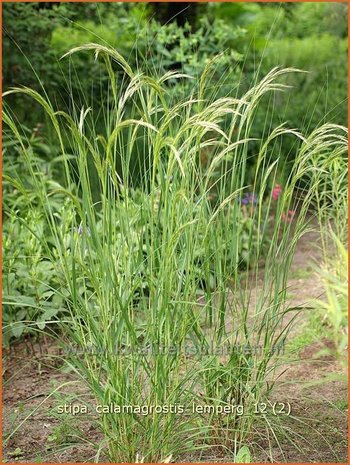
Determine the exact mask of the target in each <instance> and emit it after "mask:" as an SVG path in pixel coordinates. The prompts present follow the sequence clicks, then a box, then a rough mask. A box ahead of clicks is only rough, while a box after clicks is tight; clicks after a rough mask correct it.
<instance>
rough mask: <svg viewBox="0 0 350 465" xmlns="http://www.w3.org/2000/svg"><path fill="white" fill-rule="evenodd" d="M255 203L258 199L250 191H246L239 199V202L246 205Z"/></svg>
mask: <svg viewBox="0 0 350 465" xmlns="http://www.w3.org/2000/svg"><path fill="white" fill-rule="evenodd" d="M250 203H251V204H252V205H256V204H257V203H258V199H257V197H256V195H254V194H253V193H252V192H247V193H245V194H244V197H243V198H242V199H241V204H242V205H248V204H250Z"/></svg>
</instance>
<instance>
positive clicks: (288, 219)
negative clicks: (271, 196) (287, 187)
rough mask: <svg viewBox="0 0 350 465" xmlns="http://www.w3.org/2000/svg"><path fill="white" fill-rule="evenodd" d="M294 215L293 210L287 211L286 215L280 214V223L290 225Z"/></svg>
mask: <svg viewBox="0 0 350 465" xmlns="http://www.w3.org/2000/svg"><path fill="white" fill-rule="evenodd" d="M294 215H295V211H294V210H289V211H288V213H287V214H285V213H282V221H285V222H286V223H290V222H291V221H292V219H293V217H294Z"/></svg>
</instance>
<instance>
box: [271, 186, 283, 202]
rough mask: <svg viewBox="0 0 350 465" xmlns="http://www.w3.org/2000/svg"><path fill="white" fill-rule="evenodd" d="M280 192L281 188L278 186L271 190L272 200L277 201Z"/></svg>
mask: <svg viewBox="0 0 350 465" xmlns="http://www.w3.org/2000/svg"><path fill="white" fill-rule="evenodd" d="M281 192H282V187H281V186H280V184H276V185H275V187H274V188H273V189H272V198H273V200H278V197H279V196H280V194H281Z"/></svg>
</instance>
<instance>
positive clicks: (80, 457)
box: [2, 233, 348, 463]
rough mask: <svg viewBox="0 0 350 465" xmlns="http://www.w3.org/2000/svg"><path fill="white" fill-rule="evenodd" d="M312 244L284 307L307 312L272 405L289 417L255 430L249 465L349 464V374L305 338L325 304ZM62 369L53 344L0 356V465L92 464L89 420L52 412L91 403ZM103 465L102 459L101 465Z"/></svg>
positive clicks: (300, 259)
mask: <svg viewBox="0 0 350 465" xmlns="http://www.w3.org/2000/svg"><path fill="white" fill-rule="evenodd" d="M317 242H318V237H317V234H315V233H308V234H307V235H306V236H304V238H303V239H302V240H301V241H300V243H299V244H298V248H297V251H296V254H295V257H294V261H293V265H292V270H291V279H290V281H289V291H288V292H289V299H290V302H291V304H292V305H293V306H305V307H307V309H306V310H305V311H303V312H302V313H301V315H300V317H299V320H298V321H297V324H296V325H295V329H294V332H293V334H292V339H293V338H294V340H295V341H296V343H295V344H294V345H295V355H294V356H293V357H292V358H291V359H288V360H286V363H285V365H284V366H282V367H280V370H279V371H280V377H279V380H278V382H277V383H276V388H275V390H274V391H273V398H272V399H271V401H272V402H274V401H275V402H284V403H289V405H290V406H291V413H290V415H289V416H288V417H286V416H284V417H283V418H281V419H280V420H277V419H276V417H275V421H276V420H277V421H280V428H278V429H277V432H276V433H274V432H273V430H272V429H269V427H268V423H266V422H261V424H258V425H257V427H256V429H255V430H254V431H253V433H252V435H251V438H250V443H249V446H250V450H251V451H252V453H253V460H254V462H263V463H265V462H266V463H269V462H310V463H315V462H316V463H317V462H318V463H326V462H328V463H329V462H333V463H334V462H339V463H347V462H348V458H347V409H348V403H347V381H346V379H345V376H346V369H345V367H344V366H343V365H342V364H341V363H340V362H339V361H337V360H336V359H335V358H334V356H333V355H332V343H331V341H329V340H327V339H326V338H324V339H323V340H321V341H320V340H319V339H318V340H314V339H313V338H312V334H311V333H312V331H313V329H312V328H311V327H310V335H308V324H309V323H308V322H309V317H310V313H309V312H312V311H313V310H312V305H310V303H311V302H312V299H315V298H319V297H321V296H322V286H321V283H320V282H319V280H318V278H317V276H316V274H315V273H314V271H313V266H314V264H315V263H317V262H319V261H320V258H321V256H320V252H319V249H318V247H317ZM308 307H310V309H308ZM298 341H299V342H298ZM299 346H300V347H299ZM325 348H327V349H329V351H328V352H327V351H326V352H325V351H324V349H325ZM61 366H62V362H61V359H60V354H59V349H58V347H57V344H55V342H54V341H44V340H41V341H40V343H38V342H36V343H35V344H34V343H32V342H31V341H30V340H27V341H25V342H21V343H19V344H16V345H14V346H13V347H12V348H11V350H10V351H6V350H4V351H3V399H2V401H3V411H2V413H3V440H4V439H5V438H6V437H8V435H9V434H10V433H11V432H12V436H11V438H10V439H9V440H8V441H7V444H6V446H4V451H3V463H5V462H16V463H28V462H29V463H33V462H36V463H41V462H45V463H48V462H50V463H62V462H71V463H74V462H93V461H94V456H95V454H96V450H95V449H94V447H93V443H97V442H98V440H99V439H100V438H101V435H100V433H99V431H98V429H97V427H96V426H95V425H94V422H93V421H91V420H93V419H92V418H91V416H89V417H88V420H87V418H86V417H84V416H82V417H80V416H79V415H76V416H72V415H70V414H67V415H65V416H61V421H60V420H59V418H58V416H57V414H55V413H54V410H53V407H54V406H57V404H58V403H59V402H60V399H62V398H63V396H64V401H65V402H66V403H67V398H68V399H69V398H71V400H72V401H73V400H76V399H77V398H79V399H80V400H84V399H87V396H88V393H87V392H86V391H85V388H84V387H83V386H82V385H81V384H80V383H79V381H78V380H77V378H76V375H75V374H74V373H72V372H68V370H65V371H63V370H62V368H61ZM65 383H71V384H65ZM63 384H65V386H64V387H63V388H62V389H58V390H56V392H54V393H53V391H54V390H55V389H56V388H58V387H59V386H61V385H63ZM52 393H53V394H52ZM50 394H51V395H50ZM48 396H49V397H48ZM67 396H68V397H67ZM69 396H70V397H69ZM62 418H64V421H63V422H62ZM101 439H102V438H101ZM103 460H105V458H104V457H103V456H100V458H99V461H100V462H102V461H103ZM185 460H186V461H193V462H198V461H202V462H203V461H207V462H220V461H225V457H220V458H219V457H215V455H214V456H213V455H212V454H211V455H208V457H200V458H199V457H186V459H185ZM185 460H184V461H185ZM226 461H228V460H226Z"/></svg>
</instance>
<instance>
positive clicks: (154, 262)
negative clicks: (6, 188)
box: [3, 44, 344, 462]
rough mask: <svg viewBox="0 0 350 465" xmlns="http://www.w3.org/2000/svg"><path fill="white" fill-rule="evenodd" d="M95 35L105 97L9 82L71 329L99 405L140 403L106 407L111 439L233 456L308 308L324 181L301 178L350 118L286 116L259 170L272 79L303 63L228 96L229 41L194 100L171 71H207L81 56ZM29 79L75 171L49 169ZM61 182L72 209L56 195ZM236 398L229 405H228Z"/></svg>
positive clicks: (148, 456)
mask: <svg viewBox="0 0 350 465" xmlns="http://www.w3.org/2000/svg"><path fill="white" fill-rule="evenodd" d="M83 52H93V53H95V56H96V59H101V60H103V61H104V62H105V65H106V67H107V70H108V73H109V79H110V82H109V89H108V94H109V97H110V98H109V99H108V101H106V106H105V108H102V109H101V108H93V107H92V108H87V107H82V108H77V103H76V102H74V101H73V102H72V112H71V113H66V112H63V111H60V110H56V109H54V106H53V104H52V102H50V100H49V98H48V97H47V96H42V95H40V94H39V93H37V92H35V91H33V90H31V89H29V88H17V89H13V90H10V91H8V92H6V93H5V95H4V100H5V104H4V116H3V118H4V123H5V124H6V125H7V126H8V128H9V129H10V130H11V131H12V134H13V137H14V138H15V139H16V140H17V143H19V144H20V146H21V155H22V156H23V158H24V160H25V162H26V165H27V167H28V169H29V172H30V175H31V177H32V181H33V186H34V187H33V189H34V190H35V194H36V204H39V205H40V207H41V209H42V211H43V214H44V216H45V218H46V221H47V225H48V228H49V232H50V233H49V235H48V236H41V237H40V241H41V243H42V245H43V248H44V250H45V254H46V260H51V261H52V262H53V263H55V266H56V267H57V266H58V268H59V276H60V279H61V282H60V288H57V289H51V290H52V291H53V292H56V293H58V294H60V295H64V296H65V311H66V312H67V313H68V314H69V318H65V319H64V321H62V322H61V327H62V331H64V332H65V333H66V334H68V335H69V338H70V341H71V344H72V345H75V346H76V347H78V348H79V351H77V352H76V353H71V354H70V358H69V360H68V363H69V364H70V365H71V367H73V368H74V370H75V371H76V373H78V374H79V375H80V377H81V379H82V380H83V382H84V383H86V385H87V386H88V387H89V390H90V393H91V396H92V397H93V399H94V403H95V404H96V405H113V406H117V407H119V409H120V410H123V409H125V406H129V410H128V411H127V412H123V411H122V412H121V413H114V414H111V413H108V412H102V411H101V410H100V414H99V426H100V429H101V431H102V432H103V433H104V441H103V442H102V443H101V444H99V450H98V456H99V454H100V453H101V452H103V453H105V454H107V456H108V458H109V460H111V461H113V462H134V461H135V460H137V461H144V462H161V461H169V460H176V459H178V458H180V457H186V456H187V455H186V454H191V453H193V452H194V451H200V453H201V454H203V453H204V451H205V450H207V449H208V450H209V449H212V448H220V450H221V451H224V453H225V454H228V455H229V456H230V457H231V458H234V457H235V456H236V454H237V453H238V451H239V448H240V447H241V446H242V445H243V444H245V441H246V440H247V438H248V436H249V434H250V432H251V431H252V425H253V423H254V421H255V416H254V411H255V408H256V407H255V405H256V403H258V402H259V401H261V400H266V399H267V398H268V396H269V394H270V390H271V388H272V386H273V383H274V380H275V376H274V372H275V369H276V366H277V365H278V357H279V354H278V352H279V351H278V350H276V347H282V346H283V343H284V341H285V339H286V337H287V335H288V331H289V328H290V326H291V323H292V319H291V318H287V316H288V315H287V313H288V310H289V309H288V306H287V303H286V292H287V290H286V289H287V278H288V272H289V267H290V264H291V261H292V258H293V253H294V250H295V246H296V244H297V241H298V240H299V238H300V237H301V235H302V234H303V233H304V232H305V231H306V230H307V227H308V226H307V222H306V221H305V217H306V212H307V210H308V206H309V203H310V201H311V199H312V196H313V188H312V186H308V188H307V189H305V190H304V191H303V192H302V195H300V189H297V188H298V186H299V182H300V180H301V179H302V178H303V177H305V175H306V174H307V171H308V170H310V169H313V168H312V165H310V163H308V160H309V158H310V156H312V153H313V150H314V147H315V144H321V145H322V143H323V140H324V139H323V138H324V135H325V133H326V134H327V137H329V138H332V141H333V147H334V148H333V150H337V147H338V146H339V145H342V144H343V143H344V141H343V140H342V139H340V138H338V136H337V134H338V132H339V131H343V130H344V129H343V128H339V127H336V126H334V127H332V130H331V131H330V129H329V127H328V126H326V127H325V128H322V127H321V128H319V129H318V132H317V133H316V132H315V133H313V134H312V135H311V136H310V138H309V137H306V136H304V135H302V134H301V133H300V132H299V131H297V130H296V129H288V128H287V126H286V125H281V126H279V127H277V128H275V129H273V130H272V131H271V132H270V134H268V135H267V136H266V137H265V138H264V139H262V140H260V141H258V142H259V152H258V153H257V154H256V160H257V161H256V165H255V171H254V173H253V177H252V179H251V182H250V185H247V174H248V172H247V163H248V158H249V157H250V156H251V155H250V152H249V149H250V143H251V141H252V139H251V138H250V133H251V128H252V126H253V124H254V114H255V110H256V108H257V107H258V105H259V101H260V100H261V98H263V97H264V95H266V94H267V93H269V92H279V91H283V90H285V89H286V88H287V86H286V85H285V84H281V83H280V82H279V79H280V78H287V77H288V75H289V74H290V73H294V72H298V70H294V69H280V68H274V69H272V70H271V71H270V72H269V73H268V74H267V75H266V76H265V77H264V78H263V79H262V80H261V81H260V82H257V83H256V85H254V86H253V87H252V88H251V89H249V91H248V92H246V94H245V95H242V96H241V97H238V96H237V95H235V96H227V97H225V98H219V99H216V98H215V88H214V90H212V91H210V89H213V87H209V85H208V80H209V76H210V70H211V67H213V66H215V59H214V60H212V61H210V62H208V64H207V67H206V69H205V70H204V72H203V74H202V76H201V77H200V79H199V80H198V81H196V80H193V91H192V93H191V94H190V95H188V97H187V98H186V99H184V98H181V99H179V100H178V101H177V100H176V99H175V98H174V96H172V97H171V98H169V97H168V86H169V85H170V84H171V82H173V81H174V80H185V79H190V80H191V76H187V75H184V74H182V73H179V72H168V73H166V74H165V75H163V76H161V77H155V76H147V75H145V74H142V73H139V72H138V71H137V70H136V71H135V70H133V69H131V67H130V66H129V64H128V63H127V61H126V60H125V59H124V58H123V57H122V56H121V55H120V54H119V53H118V52H117V51H116V50H114V49H111V48H108V47H106V46H101V45H97V44H86V45H83V46H81V47H77V48H75V49H73V50H71V51H70V52H68V53H67V54H66V56H65V58H68V57H71V56H72V55H74V54H75V53H83ZM116 67H117V68H118V73H120V72H121V73H122V74H123V81H122V83H121V82H120V80H117V78H116V73H117V71H116ZM12 93H18V94H21V95H23V96H29V97H32V98H33V99H34V100H35V101H36V102H37V103H39V104H40V105H41V106H42V107H43V108H44V110H45V112H46V114H47V117H48V119H49V121H50V122H51V125H52V127H53V130H54V133H55V137H56V139H57V141H58V144H59V145H60V152H61V153H60V157H59V161H58V163H60V164H61V166H62V172H63V173H64V176H65V182H64V183H62V185H58V184H57V183H52V185H46V184H44V183H43V181H42V177H41V176H40V172H39V171H38V170H37V167H36V161H35V159H34V158H33V157H32V155H31V152H30V150H29V149H28V144H27V141H26V138H25V136H24V135H23V134H22V132H21V128H20V127H18V126H17V124H16V123H15V120H14V118H13V117H12V115H11V111H10V110H9V109H8V108H7V106H6V96H7V95H9V94H12ZM101 114H102V117H103V121H104V125H103V127H102V129H101V124H97V119H98V118H101ZM99 121H100V120H99ZM98 128H99V129H98ZM285 136H288V137H295V138H297V139H298V140H300V148H299V151H298V153H297V154H296V156H295V160H294V162H293V163H292V164H291V165H290V166H289V167H288V170H289V171H288V173H289V175H288V177H287V179H286V181H285V183H284V185H283V190H281V189H279V190H278V195H277V190H276V189H277V188H276V187H275V188H274V190H272V189H273V186H277V184H276V181H277V179H278V176H279V173H280V172H281V171H282V170H283V169H284V166H283V162H282V161H281V160H280V159H279V157H278V156H276V153H275V152H276V147H277V144H276V140H277V139H278V140H282V141H283V138H284V137H285ZM256 142H257V141H256V140H255V141H254V143H255V146H256ZM203 150H207V151H208V153H209V159H208V162H207V164H206V165H203V164H201V161H200V156H201V153H202V151H203ZM136 166H138V167H139V168H140V169H139V174H138V176H136V174H135V173H136V168H135V167H136ZM93 179H94V182H95V187H96V183H97V186H98V194H97V195H96V191H95V190H94V189H95V188H93V186H92V180H93ZM16 182H17V183H18V182H20V181H18V180H16ZM296 192H298V195H296ZM62 193H64V194H65V195H66V203H65V206H64V211H62V213H61V214H60V215H58V214H57V212H56V211H55V210H54V209H53V208H52V207H51V200H52V198H55V196H57V195H62ZM277 198H278V202H276V200H277ZM290 212H293V215H290ZM284 215H288V216H287V217H285V216H284ZM291 216H292V218H291ZM284 219H286V221H284ZM289 219H291V220H292V221H289ZM292 223H293V229H292ZM243 243H244V244H245V246H244V248H242V244H243ZM262 263H263V266H264V271H263V273H262V274H261V271H260V270H259V265H260V266H261V264H262ZM244 272H247V273H244ZM261 277H262V282H259V279H260V280H261ZM63 290H64V292H63ZM267 381H268V382H267ZM206 405H207V406H211V407H212V411H209V412H207V411H205V409H204V406H206ZM142 406H147V408H148V414H142V411H141V410H140V407H142ZM224 407H228V408H229V409H231V410H230V413H226V414H217V413H216V412H218V411H219V410H220V409H221V410H222V409H223V408H224ZM241 407H242V408H241ZM145 408H146V407H145ZM242 409H243V413H240V412H241V410H242ZM209 410H210V409H209Z"/></svg>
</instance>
